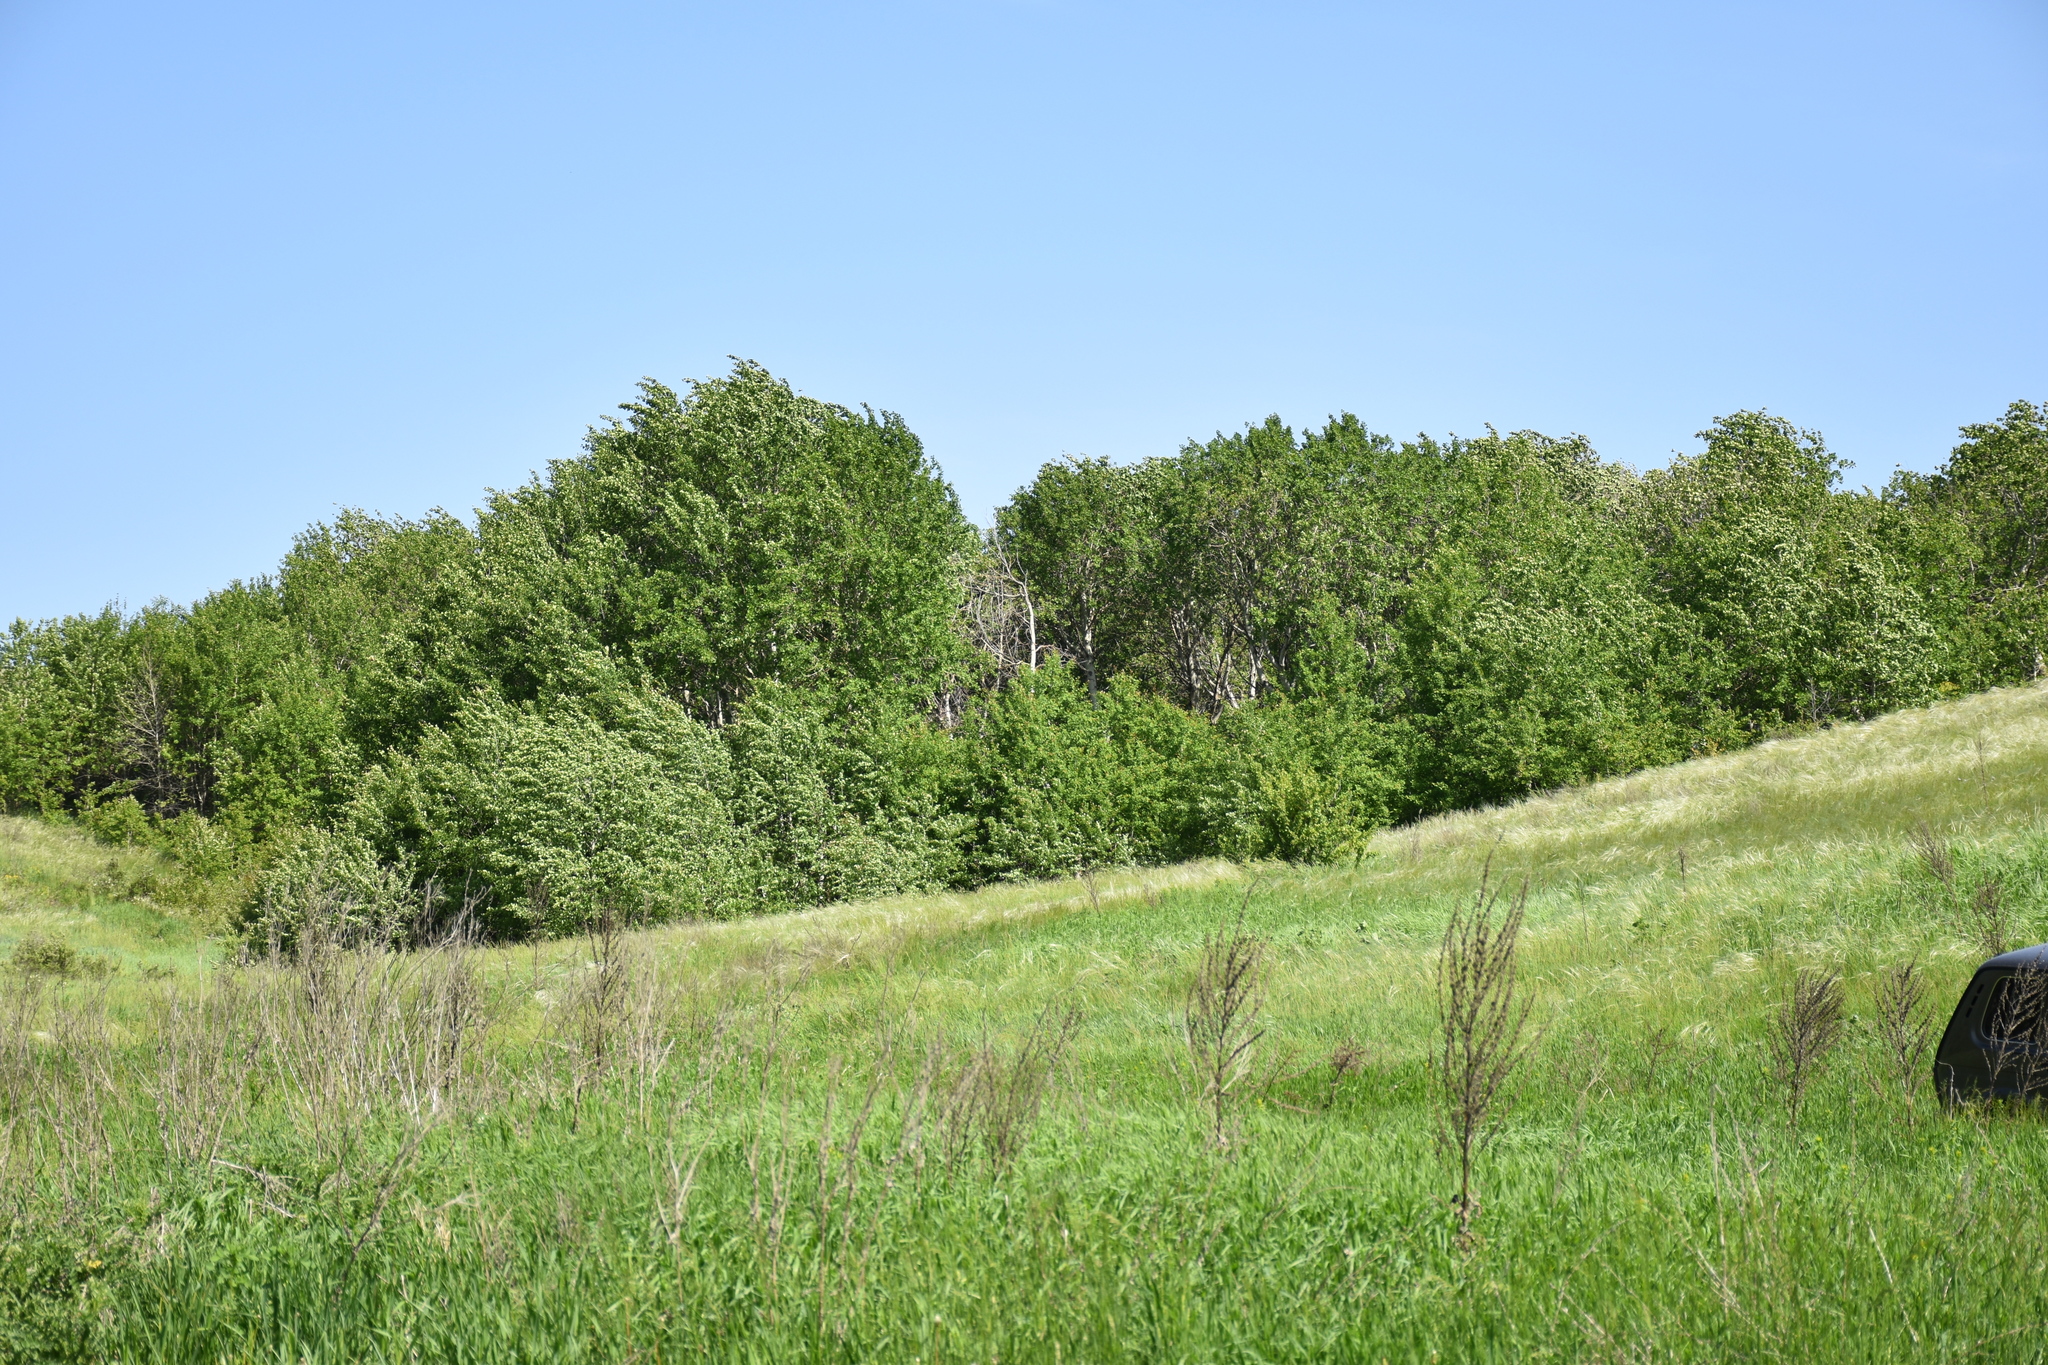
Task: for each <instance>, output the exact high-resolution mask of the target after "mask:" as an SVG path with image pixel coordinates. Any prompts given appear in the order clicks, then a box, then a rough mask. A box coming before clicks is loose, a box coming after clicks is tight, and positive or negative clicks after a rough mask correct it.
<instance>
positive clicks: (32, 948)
mask: <svg viewBox="0 0 2048 1365" xmlns="http://www.w3.org/2000/svg"><path fill="white" fill-rule="evenodd" d="M8 961H9V962H10V963H12V964H13V967H14V970H16V971H18V972H23V973H26V974H28V975H32V976H72V975H74V974H76V973H77V971H78V968H79V957H78V950H77V949H76V948H74V947H72V946H71V945H70V944H68V943H66V942H64V941H63V940H62V939H55V938H51V937H50V936H49V935H47V934H30V935H29V936H28V937H27V938H24V939H22V940H21V942H19V943H17V944H15V945H14V953H13V956H12V957H10V958H9V959H8Z"/></svg>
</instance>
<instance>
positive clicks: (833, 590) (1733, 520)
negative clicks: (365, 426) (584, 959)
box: [0, 364, 2048, 936]
mask: <svg viewBox="0 0 2048 1365" xmlns="http://www.w3.org/2000/svg"><path fill="white" fill-rule="evenodd" d="M621 414H622V415H621V416H620V417H619V418H618V419H615V420H608V421H607V422H605V423H604V424H603V425H601V426H599V427H597V428H595V429H593V430H592V431H591V432H590V433H589V435H588V437H587V439H586V441H585V443H584V448H583V450H582V452H581V453H580V454H579V455H577V456H576V457H574V458H571V459H564V460H559V461H555V462H553V463H551V464H550V465H549V467H548V469H547V471H546V472H545V473H544V474H542V475H539V476H536V477H535V478H534V479H533V480H532V481H530V482H528V483H527V484H525V485H523V486H521V487H518V488H516V489H512V490H510V491H502V492H492V493H491V494H489V496H488V497H487V499H486V501H485V504H484V505H483V506H482V507H481V508H480V509H478V511H477V515H476V517H475V520H474V524H471V523H469V522H465V521H463V520H462V519H460V518H457V517H455V516H451V515H448V514H446V513H443V512H434V513H431V514H429V515H427V516H425V517H423V518H421V519H418V520H406V519H389V518H380V517H374V516H370V515H367V514H364V513H361V512H345V513H343V514H341V515H339V516H337V517H336V518H335V519H334V520H333V521H332V522H329V523H323V524H319V525H315V526H313V527H311V528H309V529H308V530H306V531H305V532H304V533H303V534H301V535H300V536H299V537H298V538H297V539H296V540H295V542H294V544H293V546H292V549H291V551H290V553H288V554H287V555H286V556H285V558H284V560H283V563H282V564H281V565H280V566H279V568H278V570H277V571H276V572H275V573H274V574H272V575H269V576H266V577H262V578H257V579H252V580H249V581H246V582H236V583H233V584H231V585H229V586H228V587H226V588H224V589H222V590H220V591H218V592H215V593H212V594H210V595H209V596H207V597H205V598H204V599H202V600H200V601H198V602H195V603H193V604H191V605H189V606H177V605H173V604H170V603H167V602H158V603H155V604H153V605H151V606H149V607H147V608H144V609H143V610H141V611H138V612H133V613H124V612H121V611H119V610H116V609H113V608H109V609H107V610H105V611H102V612H100V613H98V614H90V615H79V616H72V617H67V618H64V619H62V620H57V621H46V622H41V623H36V624H29V623H24V622H16V623H15V625H14V626H13V627H12V629H11V630H10V631H9V633H8V634H7V635H6V637H5V639H4V641H0V802H4V804H5V805H6V807H7V808H8V809H10V810H14V811H33V812H40V813H41V814H43V815H44V816H47V817H50V818H56V819H65V820H73V821H77V822H80V823H82V824H84V825H85V826H86V827H88V828H90V829H92V830H93V831H94V832H95V833H97V834H99V835H100V836H101V837H102V838H106V839H109V840H115V841H120V840H127V841H144V842H152V843H156V844H159V845H161V846H163V847H164V848H166V849H167V850H169V851H171V852H172V853H173V854H175V855H176V856H177V858H178V859H179V860H180V861H181V863H182V864H183V865H184V866H187V867H189V868H192V869H195V875H197V876H198V877H199V880H200V882H202V883H203V884H204V885H206V886H209V887H213V888H216V889H218V888H220V887H223V886H225V887H228V888H229V891H228V892H226V893H222V894H226V895H227V897H228V900H229V901H231V902H232V905H231V907H230V908H232V909H233V910H234V911H235V913H236V914H238V915H239V916H240V917H241V918H242V921H243V922H244V923H245V924H246V925H247V926H249V927H250V928H251V929H252V930H254V931H257V932H269V933H272V934H286V935H289V934H291V933H294V932H296V931H297V928H296V926H297V925H298V923H299V921H300V919H301V918H302V917H303V916H304V915H305V914H306V913H307V912H308V911H309V909H311V908H316V907H321V908H324V910H325V912H326V913H327V914H328V915H329V916H330V917H334V916H339V917H340V919H341V921H342V922H346V923H378V924H384V923H386V922H395V921H396V919H397V918H399V917H401V916H404V917H409V919H408V921H407V922H414V921H417V920H418V919H419V917H420V916H421V914H422V913H425V914H426V915H427V916H428V917H430V918H431V917H434V916H446V915H451V914H459V913H467V914H470V915H473V916H475V917H477V919H478V920H479V921H480V922H481V923H482V924H483V925H485V926H486V927H487V928H488V929H489V930H490V931H491V932H494V933H497V934H500V935H507V936H516V935H524V934H531V933H550V932H566V931H573V930H574V929H575V928H577V927H578V926H579V925H581V924H583V923H585V922H587V921H588V919H589V918H590V917H591V916H593V915H598V914H608V913H618V914H624V915H628V916H632V917H646V918H653V919H659V918H668V917H674V916H719V915H732V914H739V913H749V912H755V911H763V910H776V909H784V908H791V907H797V906H803V905H811V904H817V903H821V902H825V901H830V900H836V899H843V898H849V897H855V896H863V895H873V894H880V893H885V892H890V891H896V890H908V889H914V888H930V887H963V886H970V885H975V884H978V883H983V882H987V881H990V880H996V879H1003V878H1017V877H1034V876H1045V875H1052V874H1058V873H1063V872H1072V871H1076V870H1086V869H1088V868H1090V867H1095V866H1103V865H1109V864H1117V863H1132V862H1162V861H1170V860H1176V859H1182V858H1188V857H1196V856H1204V855H1221V856H1228V857H1235V858H1281V859H1292V860H1328V859H1336V858H1344V857H1350V856H1356V855H1357V854H1358V853H1359V852H1360V851H1361V850H1362V848H1363V842H1364V840H1365V839H1366V838H1367V837H1368V836H1369V835H1370V834H1371V833H1372V832H1373V831H1374V830H1376V829H1380V828H1383V827H1385V826H1386V825H1388V824H1389V823H1393V822H1399V821H1404V820H1409V819H1413V818H1417V817H1420V816H1424V815H1428V814H1431V813H1433V812H1437V811H1442V810H1447V809H1453V808H1458V807H1464V806H1470V805H1473V804H1477V803H1484V802H1497V801H1503V800H1509V799H1512V798H1515V797H1519V796H1522V795H1525V794H1527V793H1530V792H1533V791H1539V790H1544V789H1549V788H1555V787H1560V786H1565V785H1568V784H1572V783H1578V782H1585V781H1590V780H1593V779H1596V778H1600V777H1604V776H1609V775H1613V774H1618V773H1623V772H1627V771H1631V770H1633V769H1636V768H1640V767H1644V766H1647V765H1651V764H1658V763H1665V762H1671V761H1675V760H1678V759H1682V758H1685V757H1688V756H1692V755H1700V754H1707V753H1713V752H1716V751H1719V750H1725V749H1728V748H1733V747H1737V746H1741V745H1744V744H1748V743H1752V742H1755V741H1756V740H1758V739H1761V738H1764V737H1767V736H1769V735H1772V734H1776V733H1781V732H1783V731H1785V730H1787V729H1789V728H1795V727H1801V726H1815V725H1826V724H1829V723H1832V722H1835V721H1838V720H1845V719H1858V718H1862V717H1865V716H1869V715H1872V714H1875V713H1878V712H1881V711H1885V710H1888V709H1892V708H1896V707H1899V706H1903V705H1909V704H1913V703H1918V702H1923V701H1926V700H1929V699H1933V698H1936V697H1939V696H1941V695H1944V694H1948V693H1954V692H1959V691H1967V690H1974V689H1979V688H1983V687H1987V686H1995V685H2001V684H2009V683H2014V682H2018V681H2022V680H2025V679H2028V678H2032V677H2036V676H2039V675H2040V674H2041V673H2042V672H2043V670H2044V662H2043V654H2044V651H2048V595H2044V594H2048V541H2044V538H2048V405H2043V406H2036V405H2033V404H2029V403H2024V402H2020V403H2015V404H2013V405H2012V406H2011V407H2010V408H2009V409H2008V410H2007V411H2006V412H2005V413H2004V414H2003V415H2002V417H2000V418H1999V419H1998V420H1996V421H1992V422H1987V423H1982V424H1977V425H1971V426H1967V427H1964V428H1963V429H1962V439H1961V442H1960V444H1958V445H1957V446H1956V447H1955V448H1954V450H1953V452H1952V453H1951V455H1950V457H1949V458H1948V460H1947V461H1946V462H1945V463H1944V464H1943V465H1942V466H1941V467H1940V468H1939V469H1938V470H1937V471H1936V472H1934V473H1932V474H1926V475H1921V474H1914V473H1908V472H1903V471H1902V472H1900V473H1898V474H1897V475H1896V476H1894V477H1893V478H1892V479H1891V481H1890V482H1889V483H1888V484H1887V485H1886V486H1885V487H1884V488H1883V489H1882V490H1881V491H1868V490H1866V491H1851V490H1848V489H1846V488H1845V487H1844V486H1843V483H1842V473H1843V468H1844V464H1843V461H1841V460H1840V459H1838V458H1837V457H1836V456H1835V455H1833V454H1832V453H1831V452H1830V451H1829V450H1828V449H1827V447H1826V446H1825V444H1824V443H1823V442H1822V440H1821V438H1820V437H1819V436H1818V435H1817V434H1815V433H1812V432H1807V431H1802V430H1799V429H1798V428H1796V427H1794V426H1793V425H1792V424H1790V423H1788V422H1786V421H1784V420H1783V419H1781V418H1778V417H1774V416H1770V415H1767V414H1764V413H1760V412H1741V413H1736V414H1734V415H1733V416H1729V417H1723V418H1721V419H1719V420H1717V421H1716V422H1714V424H1713V425H1712V426H1711V427H1709V428H1708V429H1707V430H1706V431H1705V432H1702V433H1701V435H1700V441H1701V447H1700V449H1699V450H1697V451H1696V452H1694V453H1691V454H1686V455H1683V456H1679V457H1676V458H1674V459H1673V460H1672V461H1671V463H1670V465H1669V466H1668V467H1667V468H1664V469H1661V470H1653V471H1650V472H1648V473H1643V474H1638V473H1636V472H1635V471H1633V470H1631V469H1629V468H1627V467H1625V466H1620V465H1616V464H1611V463H1607V462H1604V461H1602V460H1601V459H1600V458H1599V457H1598V456H1597V455H1596V454H1595V452H1594V451H1593V450H1592V448H1591V447H1590V446H1589V445H1588V443H1587V442H1586V441H1585V440H1584V439H1583V438H1580V437H1576V436H1574V437H1568V438H1563V439H1558V438H1551V437H1546V436H1542V435H1539V434H1537V433H1534V432H1514V433H1511V434H1506V435H1503V434H1500V433H1497V432H1494V431H1492V430H1490V429H1489V431H1488V432H1487V434H1486V435H1484V436H1482V437H1477V438H1465V439H1449V440H1444V441H1436V440H1432V439H1428V438H1424V437H1418V438H1416V439H1414V440H1411V441H1396V440H1394V439H1392V438H1389V437H1387V436H1384V435H1381V434H1378V433H1375V432H1372V431H1370V430H1368V429H1367V428H1366V427H1365V426H1364V425H1363V424H1361V423H1360V422H1359V421H1358V420H1357V419H1356V418H1354V417H1352V416H1349V415H1345V416H1341V417H1338V418H1335V419H1333V420H1331V421H1330V422H1328V423H1327V424H1326V425H1324V426H1323V427H1322V428H1321V429H1320V430H1313V431H1307V432H1302V433H1296V432H1294V431H1292V430H1291V429H1289V428H1288V427H1286V426H1285V425H1283V424H1282V423H1281V422H1280V421H1279V419H1278V418H1269V419H1267V421H1265V422H1264V423H1262V424H1258V425H1253V426H1250V427H1247V428H1246V429H1245V430H1243V431H1241V432H1238V433H1235V434H1231V435H1219V436H1217V437H1216V438H1215V439H1213V440H1210V441H1207V442H1201V443H1195V442H1191V443H1189V444H1188V445H1187V446H1186V447H1185V448H1183V449H1182V450H1181V451H1180V452H1179V453H1178V454H1176V455H1172V456H1167V457H1161V458H1157V459H1151V460H1147V461H1144V462H1142V463H1139V464H1135V465H1128V466H1119V465H1115V464H1112V463H1110V462H1108V461H1106V460H1099V459H1085V458H1075V459H1066V460H1062V461H1058V462H1055V463H1052V464H1048V465H1046V466H1045V467H1044V468H1043V469H1041V470H1040V471H1039V473H1038V475H1037V477H1036V478H1035V479H1034V480H1033V481H1032V482H1031V483H1030V484H1029V485H1028V486H1027V487H1025V488H1023V489H1020V490H1019V491H1018V492H1017V493H1016V495H1015V496H1014V497H1013V498H1012V499H1011V500H1010V501H1009V503H1008V504H1007V505H1005V506H1004V507H1002V508H1001V509H999V511H998V512H997V515H996V518H995V524H994V525H993V526H992V527H990V528H988V529H986V530H982V529H978V528H976V527H974V526H973V525H972V524H971V523H970V522H969V521H968V520H967V518H966V517H964V516H963V515H962V513H961V510H960V507H959V504H958V501H957V499H956V498H955V497H954V494H953V492H952V490H951V489H950V487H949V486H948V485H947V484H946V482H945V480H944V479H943V477H942V476H941V474H940V471H939V470H938V468H937V467H936V465H935V464H934V463H933V462H932V460H931V459H930V458H929V457H928V456H927V455H926V454H925V452H924V450H923V447H922V446H921V444H920V443H919V441H918V439H917V437H916V436H915V435H914V434H913V433H912V432H911V431H910V430H909V429H908V428H907V427H906V426H905V425H904V423H903V422H902V420H901V419H900V418H898V417H896V416H895V415H894V414H889V413H882V414H876V413H874V412H872V411H869V410H866V409H862V410H860V411H854V410H852V409H848V408H844V407H839V406H836V405H832V404H828V403H823V402H819V401H817V400H814V399H810V398H806V397H804V396H801V395H799V394H797V393H795V392H794V391H793V390H792V389H791V388H790V387H789V385H788V384H787V383H785V382H783V381H781V380H779V379H777V378H775V377H774V376H772V375H770V374H769V373H767V372H766V371H764V370H763V369H761V368H760V367H758V366H756V365H753V364H740V365H738V366H737V367H736V368H735V369H734V370H733V371H732V372H731V373H730V374H729V375H727V376H724V377H722V378H718V379H712V380H707V381H703V382H700V383H696V384H693V385H691V386H690V387H689V388H688V390H687V391H686V392H677V391H674V390H671V389H669V388H666V387H664V386H662V385H659V384H655V383H652V382H649V383H646V384H643V385H642V387H641V391H640V393H639V396H638V397H637V399H636V400H635V401H633V402H631V403H627V404H625V405H623V407H622V409H621ZM422 907H425V909H424V912H423V910H422Z"/></svg>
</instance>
